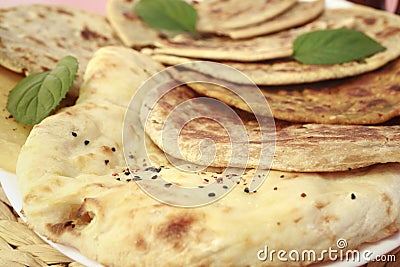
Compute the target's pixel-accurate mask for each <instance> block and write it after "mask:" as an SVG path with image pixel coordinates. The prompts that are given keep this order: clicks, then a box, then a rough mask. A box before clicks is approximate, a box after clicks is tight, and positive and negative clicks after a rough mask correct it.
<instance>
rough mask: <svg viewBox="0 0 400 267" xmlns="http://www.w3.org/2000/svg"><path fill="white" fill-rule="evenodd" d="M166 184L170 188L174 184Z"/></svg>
mask: <svg viewBox="0 0 400 267" xmlns="http://www.w3.org/2000/svg"><path fill="white" fill-rule="evenodd" d="M164 186H165V187H167V188H168V187H171V186H172V184H171V183H168V184H165V185H164Z"/></svg>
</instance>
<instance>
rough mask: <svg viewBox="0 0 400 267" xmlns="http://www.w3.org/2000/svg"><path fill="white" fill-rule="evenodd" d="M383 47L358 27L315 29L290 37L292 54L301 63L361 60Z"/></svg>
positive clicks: (318, 63)
mask: <svg viewBox="0 0 400 267" xmlns="http://www.w3.org/2000/svg"><path fill="white" fill-rule="evenodd" d="M384 50H386V48H385V47H383V46H382V45H380V44H379V43H378V42H376V41H375V40H373V39H372V38H370V37H369V36H367V35H366V34H364V33H362V32H360V31H356V30H351V29H329V30H317V31H313V32H309V33H305V34H303V35H300V36H299V37H297V38H296V39H295V40H294V43H293V58H294V59H295V60H297V61H299V62H301V63H304V64H314V65H329V64H341V63H345V62H350V61H356V60H363V59H364V58H366V57H369V56H371V55H374V54H376V53H378V52H381V51H384Z"/></svg>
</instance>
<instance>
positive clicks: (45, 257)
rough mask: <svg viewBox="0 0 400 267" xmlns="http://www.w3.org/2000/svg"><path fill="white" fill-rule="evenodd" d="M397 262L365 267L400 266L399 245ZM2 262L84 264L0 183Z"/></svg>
mask: <svg viewBox="0 0 400 267" xmlns="http://www.w3.org/2000/svg"><path fill="white" fill-rule="evenodd" d="M388 254H392V255H396V259H397V263H396V262H387V263H385V262H373V263H369V264H366V265H364V266H363V267H384V266H385V267H399V266H400V247H398V248H397V249H395V250H394V251H392V252H390V253H388ZM0 266H7V267H14V266H15V267H26V266H29V267H43V266H52V267H58V266H59V267H82V266H83V265H81V264H79V263H77V262H74V261H72V260H71V259H69V258H68V257H66V256H65V255H63V254H62V253H60V252H59V251H58V250H56V249H54V248H53V247H51V246H50V245H49V244H47V243H46V242H44V241H43V240H42V239H41V238H40V237H38V236H37V235H36V234H35V233H34V232H33V231H31V230H30V229H29V228H28V227H27V226H26V225H25V224H24V223H23V222H22V221H21V219H20V218H19V217H18V215H17V214H16V212H15V211H14V210H13V209H12V207H11V204H10V202H9V201H8V199H7V197H6V195H5V193H4V191H3V189H2V188H1V187H0Z"/></svg>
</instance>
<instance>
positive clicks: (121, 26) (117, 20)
mask: <svg viewBox="0 0 400 267" xmlns="http://www.w3.org/2000/svg"><path fill="white" fill-rule="evenodd" d="M136 2H137V0H109V1H108V2H107V19H108V20H109V21H110V24H111V25H112V27H113V28H114V29H115V31H116V33H117V34H118V36H119V37H120V38H121V40H122V42H123V43H124V45H126V46H128V47H133V48H140V47H144V46H151V45H153V44H154V43H155V42H156V41H157V40H159V39H160V38H161V37H160V34H159V32H157V31H156V30H155V29H153V28H151V27H149V26H148V25H146V24H145V23H144V22H143V21H142V20H141V19H140V17H139V16H137V15H136V14H135V13H134V11H133V7H134V5H135V3H136Z"/></svg>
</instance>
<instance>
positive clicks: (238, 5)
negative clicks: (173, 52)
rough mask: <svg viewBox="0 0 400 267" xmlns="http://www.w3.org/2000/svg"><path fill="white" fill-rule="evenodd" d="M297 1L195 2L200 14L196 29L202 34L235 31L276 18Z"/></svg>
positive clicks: (227, 0) (216, 0)
mask: <svg viewBox="0 0 400 267" xmlns="http://www.w3.org/2000/svg"><path fill="white" fill-rule="evenodd" d="M296 2H297V0H253V1H242V0H225V1H221V0H206V1H200V2H195V3H194V7H195V9H196V10H197V13H198V22H197V25H196V28H197V29H198V30H199V31H200V32H216V31H218V29H235V28H242V27H246V26H249V25H253V24H257V23H260V22H262V21H265V20H268V19H271V18H274V17H276V16H277V15H279V14H281V13H283V12H285V11H286V10H287V9H288V8H290V7H292V6H293V5H294V4H296Z"/></svg>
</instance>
